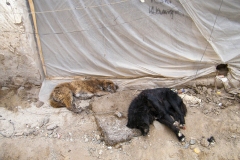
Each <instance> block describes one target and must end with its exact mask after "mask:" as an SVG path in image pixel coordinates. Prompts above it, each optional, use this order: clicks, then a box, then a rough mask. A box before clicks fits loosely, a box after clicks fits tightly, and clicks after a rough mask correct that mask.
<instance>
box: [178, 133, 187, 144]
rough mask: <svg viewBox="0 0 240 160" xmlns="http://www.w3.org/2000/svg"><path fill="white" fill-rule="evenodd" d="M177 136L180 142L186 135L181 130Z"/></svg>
mask: <svg viewBox="0 0 240 160" xmlns="http://www.w3.org/2000/svg"><path fill="white" fill-rule="evenodd" d="M177 137H178V140H179V141H180V142H184V141H185V136H184V135H183V134H182V133H181V132H178V134H177Z"/></svg>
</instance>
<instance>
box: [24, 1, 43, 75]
mask: <svg viewBox="0 0 240 160" xmlns="http://www.w3.org/2000/svg"><path fill="white" fill-rule="evenodd" d="M28 3H29V6H30V10H31V14H32V19H33V24H34V30H35V36H36V40H37V46H38V52H39V56H40V59H41V62H42V67H43V72H44V74H45V77H47V71H46V66H45V63H44V58H43V54H42V46H41V41H40V37H39V35H38V28H37V20H36V15H35V8H34V3H33V0H28Z"/></svg>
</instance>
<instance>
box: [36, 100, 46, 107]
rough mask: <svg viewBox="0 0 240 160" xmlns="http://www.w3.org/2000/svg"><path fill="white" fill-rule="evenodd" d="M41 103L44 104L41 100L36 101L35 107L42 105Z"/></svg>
mask: <svg viewBox="0 0 240 160" xmlns="http://www.w3.org/2000/svg"><path fill="white" fill-rule="evenodd" d="M43 104H44V102H42V101H37V103H36V107H37V108H40V107H42V105H43Z"/></svg>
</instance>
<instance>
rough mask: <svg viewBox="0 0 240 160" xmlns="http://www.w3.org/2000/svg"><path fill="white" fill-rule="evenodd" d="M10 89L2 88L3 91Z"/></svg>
mask: <svg viewBox="0 0 240 160" xmlns="http://www.w3.org/2000/svg"><path fill="white" fill-rule="evenodd" d="M8 89H9V88H8V87H2V89H1V90H2V91H5V90H8Z"/></svg>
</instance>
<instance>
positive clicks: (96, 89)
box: [49, 79, 118, 113]
mask: <svg viewBox="0 0 240 160" xmlns="http://www.w3.org/2000/svg"><path fill="white" fill-rule="evenodd" d="M117 88H118V87H117V86H116V85H115V84H114V83H113V82H112V81H109V80H98V79H87V80H77V81H73V82H66V83H62V84H59V85H57V86H56V87H55V88H54V89H53V91H52V93H51V95H50V98H49V101H50V105H51V106H52V107H54V108H59V107H67V109H69V110H70V111H73V112H76V113H77V112H78V110H77V108H76V107H75V106H74V104H73V99H74V97H78V98H80V99H90V98H92V97H93V96H103V95H106V94H109V93H114V92H116V90H117Z"/></svg>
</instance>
